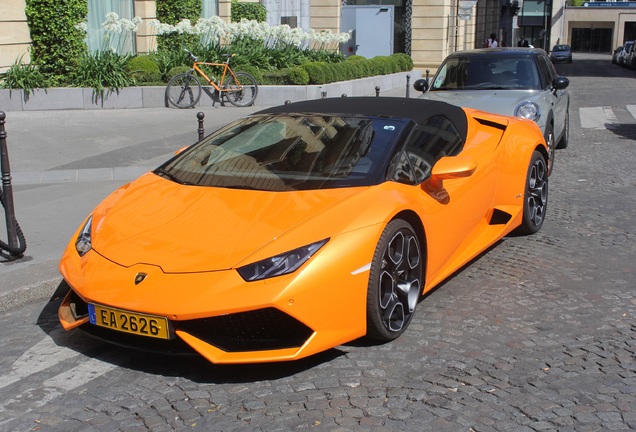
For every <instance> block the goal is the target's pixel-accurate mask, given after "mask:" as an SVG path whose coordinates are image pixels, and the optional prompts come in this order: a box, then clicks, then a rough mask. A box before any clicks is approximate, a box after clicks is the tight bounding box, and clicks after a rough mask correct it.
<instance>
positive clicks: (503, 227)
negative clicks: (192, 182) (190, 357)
mask: <svg viewBox="0 0 636 432" xmlns="http://www.w3.org/2000/svg"><path fill="white" fill-rule="evenodd" d="M465 111H466V112H467V113H468V121H469V125H468V136H467V139H466V144H465V146H464V149H463V150H462V152H461V153H460V154H459V155H458V156H455V157H446V158H442V159H441V160H440V161H438V163H437V164H436V165H435V166H434V168H433V171H432V173H433V174H432V176H431V178H429V179H427V180H425V181H424V182H423V183H422V184H421V185H418V186H411V185H404V184H400V183H395V182H384V183H381V184H379V185H376V186H369V187H355V188H343V189H324V190H313V191H297V192H263V191H251V190H232V189H223V188H212V187H197V186H184V185H178V184H176V183H174V182H171V181H169V180H166V179H163V178H160V177H158V176H156V175H154V174H151V173H149V174H146V175H144V176H142V177H141V178H140V179H138V180H136V181H135V182H133V183H131V184H128V185H126V186H124V187H122V188H120V189H118V190H117V191H115V192H114V193H113V194H111V195H110V196H109V197H108V198H106V199H105V200H104V201H103V202H102V203H101V204H100V205H99V206H98V207H97V208H96V209H95V211H94V212H93V220H92V224H93V225H92V226H93V239H94V241H93V250H91V251H89V252H88V253H87V254H86V255H84V256H82V257H80V256H79V255H78V253H77V252H76V250H75V239H76V238H77V235H78V233H79V231H80V230H78V231H77V232H76V233H75V235H74V236H73V239H72V241H71V242H70V243H69V244H68V246H67V248H66V250H65V251H64V254H63V256H62V259H61V261H60V265H59V269H60V272H61V274H62V276H63V277H64V279H65V280H66V281H67V282H68V284H69V285H70V286H71V288H72V289H73V291H75V293H76V294H77V295H78V296H79V297H81V298H82V299H83V300H84V301H85V302H91V303H96V304H101V305H104V306H111V307H116V308H120V309H124V310H130V311H135V312H139V313H145V314H152V315H160V316H165V317H167V318H168V319H169V320H171V321H174V322H178V321H181V320H192V319H197V318H205V317H214V316H221V315H227V314H232V313H237V312H244V311H252V310H256V309H259V308H265V307H273V308H276V309H278V310H280V311H282V312H284V313H286V314H288V315H289V316H291V317H293V318H295V319H296V320H298V321H300V322H302V323H303V324H305V325H306V326H308V327H309V328H310V329H312V330H313V334H312V335H311V336H310V337H309V338H308V339H307V341H306V342H305V343H304V344H303V345H302V346H300V347H296V348H285V349H274V350H260V351H259V350H255V351H241V352H226V351H223V350H222V349H219V348H217V347H215V346H213V345H211V344H209V343H207V342H205V341H202V340H201V339H198V338H197V337H195V336H193V335H191V334H189V333H187V332H185V331H182V330H178V331H176V332H175V334H176V336H177V337H179V338H181V339H182V340H183V341H185V342H186V343H187V344H188V345H190V347H192V348H193V349H194V350H196V351H197V352H198V353H200V354H201V355H203V356H204V357H205V358H207V359H208V360H210V361H212V362H215V363H250V362H265V361H283V360H292V359H298V358H302V357H306V356H308V355H311V354H315V353H317V352H320V351H324V350H326V349H329V348H332V347H335V346H337V345H340V344H342V343H346V342H348V341H351V340H354V339H356V338H359V337H361V336H364V335H365V333H366V301H367V288H368V280H369V268H370V264H371V261H372V258H373V254H374V251H375V248H376V245H377V242H378V238H379V237H380V235H381V233H382V231H383V229H384V228H385V226H386V224H387V223H389V222H390V221H391V220H392V219H393V218H395V217H396V215H398V214H400V213H403V212H410V213H412V214H415V215H417V218H418V219H419V221H420V222H421V226H422V228H423V231H424V237H425V238H423V239H421V240H422V243H423V244H422V246H423V247H422V250H424V251H425V252H426V260H427V264H426V270H425V280H426V283H425V286H424V292H426V291H428V290H430V289H431V288H433V287H434V286H435V285H437V284H439V283H440V282H441V281H443V280H444V279H445V278H447V277H448V276H450V275H451V274H452V273H453V272H455V271H456V270H457V269H459V268H460V267H461V266H462V265H464V264H466V263H467V262H468V261H469V260H471V259H472V258H474V257H476V256H477V255H478V254H479V253H481V252H483V251H484V250H485V249H487V248H488V247H489V246H491V245H492V244H494V243H495V242H497V241H498V240H500V239H501V238H502V237H503V236H505V235H506V234H508V233H509V232H510V231H512V230H513V229H514V228H516V227H517V226H518V225H519V224H520V223H521V217H522V208H523V197H524V190H525V177H526V172H527V167H528V164H529V160H530V157H531V155H532V152H533V151H534V150H535V149H537V148H539V149H543V151H545V142H543V141H542V139H543V138H542V137H541V133H540V131H539V129H538V127H537V126H536V124H535V123H534V122H531V121H524V120H519V119H513V118H510V117H504V116H498V115H492V114H486V113H483V112H478V111H474V110H470V109H465ZM473 117H477V118H479V119H481V121H482V123H484V122H485V123H487V124H488V123H490V124H496V125H499V126H498V127H492V126H484V125H483V124H482V123H479V122H478V121H477V120H475V119H474V118H473ZM511 140H512V141H513V142H512V145H511V143H509V142H508V141H511ZM504 142H508V143H507V144H505V145H503V143H504ZM265 209H266V210H265ZM272 209H277V210H275V211H272ZM495 209H497V210H501V211H504V212H506V213H508V214H509V215H510V220H509V221H508V223H506V224H494V225H493V224H490V223H489V221H490V218H491V216H492V214H493V212H494V211H495ZM202 215H205V217H202ZM106 221H107V223H106ZM140 221H143V229H139V227H140V223H141V222H140ZM131 222H132V223H131ZM322 239H329V241H328V242H327V243H326V244H325V245H324V246H323V247H322V248H321V249H320V251H319V252H318V253H316V254H315V255H314V256H313V257H312V258H311V259H310V260H309V261H308V262H306V263H305V264H304V265H303V266H302V267H301V268H300V269H299V270H297V271H295V272H293V273H291V274H287V275H284V276H279V277H274V278H270V279H265V280H262V281H256V282H245V281H244V280H243V279H242V278H241V277H240V276H239V274H238V272H237V271H236V268H238V267H240V266H242V265H245V264H249V263H252V262H257V261H259V260H261V259H265V258H268V257H272V256H275V255H277V254H281V253H284V252H286V251H289V250H292V249H294V248H298V247H301V246H304V245H307V244H310V243H312V242H316V241H319V240H322ZM106 257H107V258H106ZM139 272H143V273H146V274H147V277H146V280H145V281H144V283H142V284H139V285H135V283H134V280H135V275H136V274H138V273H139ZM59 318H60V321H61V323H62V325H63V327H64V328H66V329H71V328H74V327H77V326H79V325H81V324H84V323H85V322H86V319H83V320H82V321H81V322H80V321H78V320H75V319H74V318H73V314H72V313H70V312H69V300H68V298H67V299H65V300H64V301H63V302H62V305H61V307H60V310H59Z"/></svg>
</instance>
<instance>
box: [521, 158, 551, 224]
mask: <svg viewBox="0 0 636 432" xmlns="http://www.w3.org/2000/svg"><path fill="white" fill-rule="evenodd" d="M547 208H548V168H547V164H546V161H545V158H544V156H543V155H542V154H541V153H540V152H538V151H536V150H535V151H534V153H532V158H531V159H530V165H529V166H528V173H527V174H526V186H525V192H524V196H523V220H522V222H521V225H520V226H519V228H517V232H518V233H519V234H534V233H536V232H537V231H539V230H540V229H541V226H542V225H543V221H544V220H545V213H546V210H547Z"/></svg>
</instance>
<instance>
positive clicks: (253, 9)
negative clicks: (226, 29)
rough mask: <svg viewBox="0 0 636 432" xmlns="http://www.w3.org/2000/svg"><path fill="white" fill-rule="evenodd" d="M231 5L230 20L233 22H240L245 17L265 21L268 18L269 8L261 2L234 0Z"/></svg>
mask: <svg viewBox="0 0 636 432" xmlns="http://www.w3.org/2000/svg"><path fill="white" fill-rule="evenodd" d="M231 7H232V9H231V12H230V20H231V21H232V22H240V21H241V20H242V19H243V18H245V19H247V20H254V21H258V22H264V21H265V19H266V18H267V9H265V6H263V5H262V4H260V3H252V2H239V1H237V0H232V5H231Z"/></svg>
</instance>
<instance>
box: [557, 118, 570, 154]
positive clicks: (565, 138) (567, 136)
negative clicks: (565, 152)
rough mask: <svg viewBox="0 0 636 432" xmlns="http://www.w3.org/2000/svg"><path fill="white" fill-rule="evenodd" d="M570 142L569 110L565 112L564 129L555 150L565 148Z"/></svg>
mask: <svg viewBox="0 0 636 432" xmlns="http://www.w3.org/2000/svg"><path fill="white" fill-rule="evenodd" d="M569 142H570V108H568V109H567V110H566V111H565V128H564V129H563V135H562V136H561V139H560V140H559V143H558V144H557V146H556V148H558V149H564V148H567V146H568V143H569Z"/></svg>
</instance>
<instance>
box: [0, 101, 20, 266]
mask: <svg viewBox="0 0 636 432" xmlns="http://www.w3.org/2000/svg"><path fill="white" fill-rule="evenodd" d="M6 118H7V116H6V114H5V113H4V111H0V156H1V159H0V165H1V170H2V191H1V192H2V194H1V195H2V204H3V205H4V213H5V217H6V220H7V237H8V241H9V245H8V246H9V248H8V249H9V252H10V253H11V255H15V253H14V252H13V251H17V250H19V244H18V230H17V222H16V220H15V208H14V207H13V187H12V186H11V168H10V167H9V152H8V150H7V132H6V131H5V129H4V123H5V119H6ZM19 256H22V253H20V254H19Z"/></svg>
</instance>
